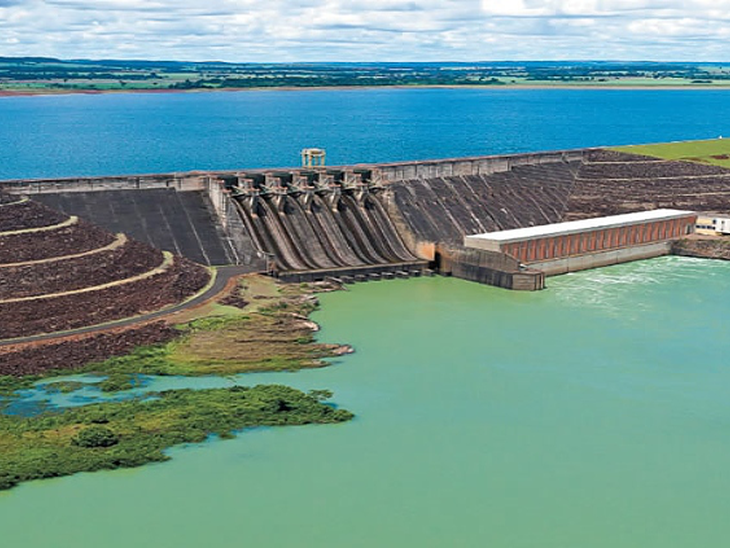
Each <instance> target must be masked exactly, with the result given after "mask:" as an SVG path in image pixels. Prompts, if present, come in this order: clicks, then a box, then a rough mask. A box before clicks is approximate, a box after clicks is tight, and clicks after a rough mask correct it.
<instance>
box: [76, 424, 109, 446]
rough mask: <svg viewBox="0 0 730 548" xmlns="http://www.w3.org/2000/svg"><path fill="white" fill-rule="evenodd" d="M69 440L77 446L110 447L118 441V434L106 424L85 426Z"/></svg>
mask: <svg viewBox="0 0 730 548" xmlns="http://www.w3.org/2000/svg"><path fill="white" fill-rule="evenodd" d="M71 442H72V443H73V444H74V445H78V446H79V447H88V448H93V447H111V446H112V445H116V444H117V443H119V436H117V435H116V434H115V433H114V432H113V431H112V430H110V429H109V428H107V427H106V426H100V425H94V426H87V427H86V428H84V429H83V430H81V431H80V432H79V433H78V434H76V436H74V437H73V439H72V440H71Z"/></svg>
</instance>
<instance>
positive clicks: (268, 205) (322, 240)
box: [230, 174, 427, 280]
mask: <svg viewBox="0 0 730 548" xmlns="http://www.w3.org/2000/svg"><path fill="white" fill-rule="evenodd" d="M230 186H231V196H232V199H233V200H234V201H235V203H236V204H237V206H236V207H237V210H238V212H239V214H240V215H241V217H242V220H243V226H245V227H246V230H247V231H248V232H249V235H250V237H251V239H252V240H253V241H254V242H255V244H256V245H257V247H258V248H259V249H260V251H261V252H262V254H264V255H266V256H267V257H268V258H269V261H270V263H269V270H271V271H272V272H273V273H275V274H276V275H278V276H279V277H282V278H285V279H287V280H307V279H313V278H314V277H322V276H324V275H333V276H336V275H338V274H341V275H348V276H352V275H365V276H368V275H377V274H378V273H380V272H385V271H388V270H389V269H390V270H392V271H393V272H396V271H400V272H402V271H406V272H412V271H414V270H417V271H419V272H420V271H422V270H423V269H425V267H426V265H427V261H425V260H422V259H419V258H418V257H416V255H415V254H414V253H413V252H412V251H411V250H409V249H408V246H407V245H406V244H405V242H404V241H403V238H402V237H401V235H400V234H399V233H398V230H397V229H396V227H395V225H394V224H393V221H392V220H391V218H390V216H389V215H388V213H387V212H386V209H385V208H384V206H383V204H382V203H381V202H380V197H379V194H380V191H381V189H380V188H377V187H376V186H374V185H370V184H367V183H363V182H362V181H361V180H359V179H358V180H356V181H343V180H339V181H337V180H335V179H334V177H332V176H331V175H327V174H318V175H317V176H316V178H315V179H313V180H310V179H306V178H301V177H299V178H297V176H296V174H294V175H291V174H290V175H289V176H288V177H287V176H286V175H284V176H280V177H276V176H271V175H265V176H261V177H253V178H246V177H238V178H237V179H236V181H234V182H233V184H232V185H230Z"/></svg>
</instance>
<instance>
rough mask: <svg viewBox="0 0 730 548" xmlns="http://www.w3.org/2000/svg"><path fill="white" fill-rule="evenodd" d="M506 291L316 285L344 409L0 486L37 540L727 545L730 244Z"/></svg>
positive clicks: (7, 519)
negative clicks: (320, 418)
mask: <svg viewBox="0 0 730 548" xmlns="http://www.w3.org/2000/svg"><path fill="white" fill-rule="evenodd" d="M548 285H549V287H548V289H547V290H545V291H542V292H537V293H514V292H509V291H506V290H501V289H497V288H493V287H487V286H480V285H477V284H473V283H469V282H463V281H460V280H455V279H450V278H438V277H437V278H420V279H412V280H394V281H388V282H371V283H367V284H358V285H354V286H352V287H351V289H350V290H349V291H344V292H337V293H330V294H325V295H322V296H321V301H322V305H323V306H322V308H321V310H319V311H318V312H316V313H315V315H314V319H315V320H317V321H318V322H320V323H321V325H322V331H321V332H320V334H319V339H320V340H322V341H326V342H347V343H350V344H352V345H353V346H354V347H355V348H356V350H357V351H356V353H355V354H353V355H350V356H346V357H342V358H338V359H337V360H336V361H335V363H334V364H333V365H332V366H331V367H328V368H324V369H320V370H310V371H301V372H298V373H276V374H262V375H249V376H242V377H238V378H237V379H236V380H235V381H234V380H230V379H228V380H224V379H199V380H190V379H167V380H160V381H156V382H153V384H152V385H151V386H150V388H152V389H160V388H165V387H174V386H190V385H195V386H212V385H225V384H230V383H231V382H240V383H245V384H256V383H259V382H280V383H283V384H290V385H292V386H296V387H300V388H306V389H309V388H330V389H332V390H333V391H334V392H335V398H334V400H335V401H336V402H337V403H338V404H340V405H342V406H344V407H346V408H348V409H350V410H352V411H354V412H355V413H356V415H357V416H356V419H355V420H354V421H352V422H350V423H345V424H342V425H336V426H308V427H290V428H281V429H275V428H272V429H258V430H253V431H249V432H244V433H242V434H241V435H239V436H238V437H237V438H236V439H233V440H227V441H218V440H212V441H210V442H207V443H204V444H201V445H195V446H189V447H184V448H178V449H175V450H174V451H173V452H172V453H171V454H172V456H173V460H172V461H170V462H167V463H162V464H155V465H150V466H147V467H144V468H141V469H134V470H123V471H115V472H100V473H93V474H81V475H77V476H74V477H70V478H62V479H57V480H49V481H42V482H33V483H29V484H25V485H22V486H20V487H19V488H16V489H14V490H12V491H10V492H6V493H3V494H0V531H2V536H3V539H4V540H6V541H8V542H10V543H11V544H13V545H18V546H23V547H24V548H40V547H45V546H61V545H63V546H74V547H78V548H86V547H89V548H91V547H98V546H105V547H109V548H111V547H114V548H116V547H119V548H121V547H129V546H176V547H185V548H187V547H190V548H193V547H196V548H197V547H200V546H215V547H229V546H230V547H233V546H255V547H257V548H263V547H281V546H302V547H322V546H348V547H371V546H398V547H411V546H412V547H443V546H460V547H461V546H463V547H472V546H473V547H479V546H494V547H504V548H512V547H532V546H535V547H538V546H539V547H541V548H566V547H573V546H575V547H585V546H590V547H599V548H603V547H606V548H608V547H617V546H641V547H642V548H660V547H661V548H668V547H690V546H720V545H723V544H724V542H725V541H726V539H727V537H728V535H729V534H730V526H728V525H727V521H726V516H727V515H728V512H730V500H729V499H728V497H727V493H728V492H730V475H728V474H727V472H726V471H727V462H728V460H729V459H730V367H728V364H727V359H726V357H727V356H728V355H729V354H730V339H728V338H727V336H726V334H727V332H728V328H729V327H730V325H729V323H730V322H729V321H728V319H727V314H726V311H727V308H728V305H729V304H730V263H726V262H721V261H706V260H697V259H687V258H679V257H664V258H659V259H653V260H649V261H641V262H635V263H630V264H625V265H620V266H615V267H608V268H604V269H598V270H591V271H584V272H580V273H575V274H569V275H565V276H559V277H556V278H551V279H550V281H549V284H548Z"/></svg>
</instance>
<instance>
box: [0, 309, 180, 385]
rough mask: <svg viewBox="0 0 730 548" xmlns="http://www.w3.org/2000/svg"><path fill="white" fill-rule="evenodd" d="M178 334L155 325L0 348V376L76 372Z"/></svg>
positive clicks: (173, 330) (162, 326)
mask: <svg viewBox="0 0 730 548" xmlns="http://www.w3.org/2000/svg"><path fill="white" fill-rule="evenodd" d="M179 334H180V333H179V332H178V331H177V330H175V329H173V328H172V327H170V326H168V325H167V324H166V323H165V322H162V321H158V322H154V323H150V324H147V325H143V326H139V327H134V328H131V329H129V328H127V329H117V330H112V331H109V332H103V333H97V334H93V335H84V336H70V337H65V338H63V339H60V340H58V341H56V342H53V343H50V344H49V343H29V344H19V345H15V346H8V347H3V348H0V375H13V376H17V377H20V376H23V375H40V374H42V373H44V372H47V371H49V370H52V369H69V370H70V369H80V368H81V367H83V366H84V365H86V364H88V363H93V362H99V361H102V360H106V359H108V358H111V357H113V356H121V355H124V354H128V353H129V352H131V351H132V350H133V349H134V348H136V347H138V346H144V345H150V344H157V343H162V342H167V341H170V340H172V339H174V338H175V337H177V336H179Z"/></svg>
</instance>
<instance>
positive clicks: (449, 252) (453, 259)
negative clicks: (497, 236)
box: [436, 246, 545, 291]
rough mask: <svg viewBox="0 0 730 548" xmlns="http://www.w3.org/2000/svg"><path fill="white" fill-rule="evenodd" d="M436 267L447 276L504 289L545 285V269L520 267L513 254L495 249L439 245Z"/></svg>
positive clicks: (524, 289)
mask: <svg viewBox="0 0 730 548" xmlns="http://www.w3.org/2000/svg"><path fill="white" fill-rule="evenodd" d="M436 267H437V269H438V272H439V273H440V274H443V275H445V276H454V277H455V278H460V279H463V280H469V281H472V282H479V283H482V284H487V285H494V286H497V287H502V288H504V289H514V290H520V291H537V290H540V289H544V288H545V274H544V273H543V272H542V271H539V270H535V269H524V268H521V267H520V263H519V261H517V260H515V259H514V258H513V257H510V256H509V255H505V254H503V253H495V252H493V251H484V250H482V249H468V248H463V247H462V248H455V247H445V246H437V251H436Z"/></svg>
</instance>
